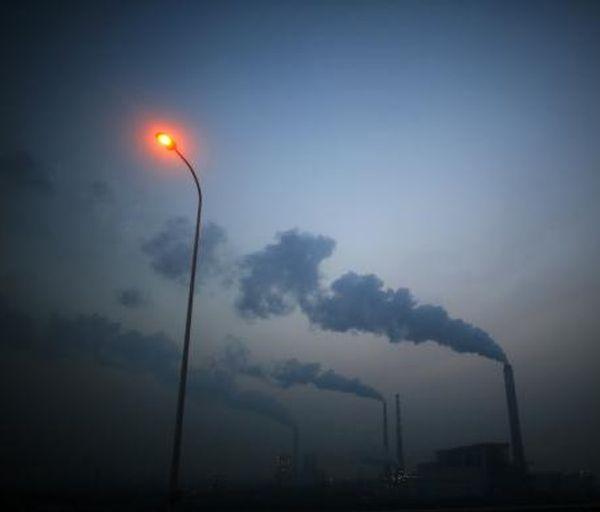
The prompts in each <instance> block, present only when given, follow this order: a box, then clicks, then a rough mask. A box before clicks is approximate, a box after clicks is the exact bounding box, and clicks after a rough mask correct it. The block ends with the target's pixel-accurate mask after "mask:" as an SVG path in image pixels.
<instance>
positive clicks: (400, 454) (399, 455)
mask: <svg viewBox="0 0 600 512" xmlns="http://www.w3.org/2000/svg"><path fill="white" fill-rule="evenodd" d="M396 459H397V463H398V470H399V471H404V470H405V469H406V468H405V467H404V446H403V445H402V417H401V415H400V395H398V394H396Z"/></svg>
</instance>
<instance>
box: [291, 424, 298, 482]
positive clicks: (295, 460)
mask: <svg viewBox="0 0 600 512" xmlns="http://www.w3.org/2000/svg"><path fill="white" fill-rule="evenodd" d="M292 436H293V437H292V472H293V475H294V478H298V471H299V469H300V461H299V457H300V451H299V448H298V443H299V440H298V427H296V426H294V427H292Z"/></svg>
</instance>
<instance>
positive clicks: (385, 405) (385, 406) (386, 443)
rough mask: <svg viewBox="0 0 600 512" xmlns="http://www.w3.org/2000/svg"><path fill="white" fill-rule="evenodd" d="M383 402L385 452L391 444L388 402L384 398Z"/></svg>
mask: <svg viewBox="0 0 600 512" xmlns="http://www.w3.org/2000/svg"><path fill="white" fill-rule="evenodd" d="M382 403H383V451H384V452H385V453H387V452H388V449H389V444H388V419H387V402H386V401H385V400H384V401H383V402H382Z"/></svg>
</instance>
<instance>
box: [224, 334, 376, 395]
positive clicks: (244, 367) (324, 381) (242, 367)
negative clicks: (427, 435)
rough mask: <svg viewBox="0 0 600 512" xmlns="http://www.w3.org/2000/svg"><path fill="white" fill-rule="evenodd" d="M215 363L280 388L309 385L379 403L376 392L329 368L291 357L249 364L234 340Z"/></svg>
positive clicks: (245, 350)
mask: <svg viewBox="0 0 600 512" xmlns="http://www.w3.org/2000/svg"><path fill="white" fill-rule="evenodd" d="M219 364H220V365H221V366H222V367H225V368H229V369H230V370H231V371H232V372H235V373H239V374H242V375H246V376H249V377H253V378H256V379H260V380H262V381H264V382H268V383H269V384H271V385H274V386H277V387H280V388H284V389H287V388H290V387H292V386H302V385H304V386H306V385H313V386H315V387H316V388H317V389H324V390H328V391H337V392H339V393H348V394H351V395H355V396H358V397H362V398H370V399H373V400H380V401H382V400H383V397H382V395H381V393H379V391H377V390H376V389H374V388H372V387H371V386H368V385H367V384H365V383H363V382H362V381H361V380H360V379H357V378H350V377H346V376H344V375H341V374H339V373H337V372H335V371H334V370H332V369H323V368H322V366H321V365H320V364H319V363H312V362H309V363H304V362H301V361H298V360H297V359H295V358H292V359H286V360H283V361H277V362H275V363H273V364H270V365H259V364H255V363H251V362H250V351H249V350H248V348H247V347H246V346H245V345H244V344H243V343H242V342H241V341H240V340H238V339H235V338H232V337H229V341H228V344H227V345H226V346H225V348H224V349H223V351H222V353H221V354H220V356H219Z"/></svg>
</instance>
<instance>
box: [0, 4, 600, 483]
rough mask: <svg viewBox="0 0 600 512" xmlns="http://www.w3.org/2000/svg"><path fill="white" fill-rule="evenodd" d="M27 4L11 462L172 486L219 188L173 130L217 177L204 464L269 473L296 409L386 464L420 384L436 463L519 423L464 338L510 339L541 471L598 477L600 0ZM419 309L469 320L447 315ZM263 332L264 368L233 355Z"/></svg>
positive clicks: (420, 456)
mask: <svg viewBox="0 0 600 512" xmlns="http://www.w3.org/2000/svg"><path fill="white" fill-rule="evenodd" d="M3 18H4V20H3V21H2V24H3V25H2V30H1V32H2V33H3V43H2V45H1V46H2V49H1V52H2V61H3V65H4V69H5V73H4V79H3V81H2V86H1V88H2V100H1V101H0V105H1V113H2V121H3V122H2V123H1V127H0V135H1V137H0V186H1V195H0V215H1V216H0V240H1V244H2V245H1V248H2V250H1V252H0V263H1V267H0V297H1V299H2V300H0V305H1V307H2V311H1V312H0V314H1V315H3V316H2V348H1V350H2V363H1V364H2V373H3V376H4V377H5V378H6V379H7V386H6V387H5V386H3V388H4V389H5V390H6V392H5V393H3V397H2V402H3V406H2V407H3V410H7V411H9V414H8V417H9V418H10V420H9V422H8V426H7V427H6V428H5V429H4V430H3V432H2V434H0V435H1V436H2V439H0V443H1V445H2V450H5V451H6V453H8V454H9V458H10V460H11V461H13V464H14V466H15V467H17V468H18V470H16V471H14V472H11V475H13V476H11V478H13V477H14V478H13V480H14V481H15V482H17V483H19V482H20V483H22V482H24V481H28V482H32V481H36V479H37V481H39V482H46V483H48V482H49V481H51V482H55V483H56V484H59V483H61V482H62V483H64V482H68V481H73V479H74V478H75V476H74V475H76V478H77V479H79V480H78V481H81V482H82V485H84V484H85V485H87V484H89V482H90V481H99V482H102V483H114V482H118V483H120V484H122V483H124V482H127V483H129V484H135V485H142V484H145V483H147V482H150V481H159V482H162V481H163V480H164V476H165V475H166V469H165V464H166V462H167V460H168V454H169V450H170V439H171V438H170V436H171V432H172V431H171V428H172V419H173V416H174V403H175V392H176V391H175V390H176V383H175V380H174V376H173V374H172V372H171V366H170V365H171V361H176V360H177V357H178V353H177V347H178V346H179V345H180V343H181V340H182V335H183V326H184V324H183V321H184V315H185V300H186V290H187V288H186V286H187V278H188V274H187V265H188V262H189V243H190V241H191V234H192V224H191V223H192V222H193V220H194V215H195V211H194V208H195V195H194V189H193V183H192V181H191V179H190V177H189V176H188V175H187V174H186V171H185V169H184V168H183V167H182V165H181V164H180V162H178V161H177V159H176V158H174V155H173V154H171V153H167V152H165V151H161V150H160V148H156V147H155V145H154V142H153V140H152V138H153V134H154V132H155V131H157V130H158V129H160V128H162V127H166V128H167V129H169V130H172V131H173V132H174V133H175V134H177V135H179V138H178V140H179V142H180V147H181V149H182V151H183V152H184V153H185V154H186V155H188V156H189V157H190V159H191V160H193V161H194V162H195V163H196V164H197V166H198V170H199V174H200V176H201V181H202V186H203V190H204V194H205V204H204V209H203V218H204V219H205V221H204V228H203V239H202V240H203V242H204V250H203V252H204V254H203V258H202V263H201V266H200V277H199V290H200V291H199V293H198V295H197V296H196V310H195V317H194V323H193V331H192V344H193V345H192V351H193V353H192V359H191V365H192V366H193V367H194V368H195V369H196V371H197V374H198V378H197V380H196V383H195V386H196V388H194V391H195V394H194V395H193V400H190V402H191V404H192V405H191V406H190V408H189V409H188V411H187V412H186V425H185V432H184V458H183V463H184V471H183V473H184V474H183V477H184V480H185V481H187V482H188V483H189V484H190V485H191V484H193V483H194V482H196V481H198V480H200V479H203V478H206V477H207V476H208V475H210V474H214V473H223V474H228V475H231V476H232V477H244V478H249V477H257V475H258V476H260V477H263V478H270V477H271V475H272V473H273V458H274V456H275V454H277V453H279V452H282V451H289V449H290V433H289V429H288V428H287V427H286V426H285V425H284V424H285V423H286V422H287V421H288V420H287V419H282V418H284V417H285V418H288V416H286V415H288V414H289V418H293V420H291V419H290V420H289V421H290V422H292V421H293V422H296V423H297V425H298V427H299V430H300V436H301V446H302V449H303V451H305V452H314V453H317V454H318V455H319V457H320V459H319V460H320V461H322V464H323V465H324V466H325V468H326V469H328V470H330V471H331V472H333V473H335V474H339V475H346V476H355V475H356V474H357V472H359V471H363V470H364V471H371V470H373V468H369V467H368V465H366V464H363V465H362V466H360V465H359V462H360V461H363V462H365V461H366V460H367V459H369V458H376V457H378V456H380V455H381V453H380V428H381V425H380V409H381V406H380V404H379V403H378V402H377V400H378V399H377V397H376V395H372V396H370V395H369V393H371V391H364V389H367V388H368V389H369V390H376V391H374V392H375V393H381V394H382V395H383V396H385V397H386V398H388V399H391V398H392V397H393V394H394V393H396V392H398V393H400V395H401V399H402V403H403V418H404V434H405V438H404V446H405V452H406V457H407V462H408V464H409V466H411V467H414V466H416V464H417V463H419V462H423V461H425V460H428V459H430V458H431V457H432V456H433V452H434V450H436V449H439V448H446V447H451V446H455V445H460V444H469V443H476V442H484V441H504V440H508V422H507V417H506V405H505V399H504V388H503V383H502V367H501V365H500V364H499V363H498V362H496V361H494V360H493V359H490V358H486V357H481V356H480V355H475V354H472V353H459V352H457V351H456V350H452V347H454V348H455V349H456V347H457V346H458V345H460V346H463V347H464V343H467V342H468V343H471V342H472V343H474V344H477V343H480V342H485V343H487V338H485V337H484V336H483V334H485V333H487V334H489V337H490V338H489V340H490V343H493V342H492V341H491V339H492V338H493V340H495V342H496V343H497V344H498V345H499V346H501V347H502V349H503V350H504V352H505V353H506V355H507V357H508V359H509V360H510V361H511V362H512V364H513V366H514V369H515V378H516V384H517V392H518V394H519V400H520V403H519V405H520V409H521V422H522V426H523V435H524V442H525V451H526V455H527V458H528V459H529V460H530V461H531V463H532V465H533V467H534V468H536V469H564V470H578V469H588V470H594V471H600V465H599V464H600V462H599V457H600V445H599V444H598V440H597V435H596V433H597V432H598V430H599V429H600V417H599V415H598V392H597V391H596V388H597V385H598V378H597V370H598V362H597V361H598V357H599V355H600V351H599V349H598V339H599V338H598V332H599V329H600V320H599V319H598V314H597V311H598V309H599V307H600V299H599V292H600V268H599V263H598V262H599V261H600V236H599V234H598V219H599V218H600V202H599V201H598V200H597V198H598V194H599V192H600V149H599V147H598V143H597V140H598V133H599V132H600V102H599V99H598V91H599V90H600V72H599V70H598V65H597V62H598V60H599V59H600V33H599V30H600V29H599V27H600V11H599V10H598V8H597V6H595V5H594V3H593V2H589V3H588V2H551V3H548V2H527V3H525V5H523V4H522V3H521V2H515V3H511V2H508V3H507V2H452V3H450V2H384V1H380V2H352V1H348V2H329V1H321V2H285V1H284V2H206V3H203V2H169V3H168V4H167V3H161V2H145V3H139V4H137V3H136V4H134V3H118V2H99V3H98V5H96V6H92V5H88V3H87V2H86V3H83V4H80V3H74V4H67V3H60V5H50V4H48V5H37V4H36V3H32V4H29V5H28V4H27V3H26V2H19V3H18V4H17V3H15V5H13V6H12V7H10V8H8V9H5V12H4V15H3ZM293 229H297V231H295V232H290V230H293ZM278 233H280V235H278ZM285 233H287V238H286V235H285ZM286 241H287V242H289V244H290V245H289V246H288V245H286V243H287V242H286ZM269 247H270V248H269ZM290 268H291V270H290ZM348 272H354V273H355V274H350V277H348V276H346V280H342V281H337V280H338V278H341V277H342V276H344V275H346V274H347V273H348ZM365 274H374V275H376V276H377V278H378V279H379V280H380V281H377V279H375V278H373V279H372V280H370V281H369V280H366V279H365V280H363V279H359V278H360V277H361V276H363V277H364V275H365ZM352 276H354V277H356V279H354V280H352V279H353V278H352ZM336 282H337V283H338V286H336V284H335V283H336ZM340 283H341V284H340ZM378 283H379V284H378ZM342 285H343V286H342ZM388 288H390V289H392V290H398V289H400V291H398V292H397V293H396V295H393V297H395V299H393V300H396V302H394V304H395V306H394V307H395V308H396V309H394V308H392V307H391V306H390V301H392V299H391V297H392V295H391V294H392V292H391V291H390V292H388V293H387V295H386V292H385V291H384V290H385V289H388ZM403 289H409V290H410V296H411V297H412V300H413V301H414V302H413V303H412V305H411V306H410V307H408V306H406V305H405V306H401V305H400V304H401V303H402V304H404V302H402V301H403V300H404V299H405V298H406V296H407V295H406V294H408V292H405V291H402V290H403ZM270 294H274V295H275V297H272V296H271V295H270ZM336 294H337V295H336ZM405 295H406V296H405ZM384 297H387V298H384ZM371 298H372V300H371ZM271 299H277V300H279V299H281V300H282V301H281V303H278V302H277V300H275V302H274V301H273V300H271ZM261 300H262V302H261ZM269 300H270V301H269ZM336 301H337V302H336ZM378 301H379V302H378ZM358 303H360V304H361V306H360V307H359V311H360V314H358V315H356V314H355V312H356V310H355V309H353V308H354V307H358V306H356V304H358ZM422 304H432V305H435V306H441V307H443V308H444V309H445V310H446V311H447V312H448V315H449V316H450V318H452V319H462V320H463V321H464V322H467V323H468V324H471V325H469V326H466V324H464V325H463V324H460V328H459V327H457V325H458V324H452V325H451V326H449V327H448V328H450V327H452V329H453V330H452V333H453V334H452V335H449V334H448V330H447V329H446V330H444V332H439V333H438V332H437V331H435V329H433V330H427V329H428V327H427V326H425V323H426V322H427V321H428V320H427V319H429V316H427V318H426V319H424V317H423V315H420V314H418V312H419V311H421V310H419V309H418V308H419V305H422ZM378 307H379V308H381V309H377V308H378ZM402 307H404V309H402ZM265 308H266V309H265ZM407 308H408V309H407ZM414 308H417V309H414ZM383 310H385V314H384V313H381V314H380V312H381V311H383ZM367 311H368V314H367ZM415 311H416V313H415ZM426 311H429V310H426ZM436 311H438V312H439V310H436ZM429 312H431V311H429ZM342 313H344V314H347V318H345V319H341V318H340V315H342ZM81 315H84V316H81ZM86 315H87V316H86ZM89 315H98V316H96V317H95V319H90V317H89ZM361 315H363V316H361ZM401 315H405V316H401ZM400 317H402V318H403V319H406V320H402V321H399V320H398V318H400ZM94 322H96V323H94ZM344 322H345V323H344ZM361 322H362V323H361ZM392 324H394V325H392ZM436 325H437V324H436ZM465 326H466V327H465ZM471 326H473V329H481V330H482V331H481V332H480V331H479V330H477V332H476V333H475V334H473V331H470V330H469V329H471ZM440 329H441V328H440ZM456 329H458V330H456ZM464 329H466V330H464ZM131 330H133V331H136V332H135V333H133V334H131V333H130V332H129V331H131ZM467 331H468V332H469V333H471V335H472V336H471V337H469V336H466V334H465V333H466V332H467ZM484 331H485V332H484ZM99 332H103V333H105V335H100V334H98V333H99ZM157 332H161V333H163V334H160V335H155V333H157ZM418 332H420V333H425V334H423V335H422V336H424V337H425V338H426V339H432V337H434V338H435V336H438V338H439V339H438V340H437V341H438V343H434V342H423V343H421V341H424V339H425V338H424V339H420V338H419V339H415V337H417V338H418V336H417V334H415V333H418ZM128 333H129V334H128ZM481 333H483V334H481ZM103 336H104V337H103ZM411 336H412V338H411ZM486 336H487V335H486ZM403 338H408V341H400V340H401V339H403ZM411 339H412V341H410V340H411ZM482 340H483V341H482ZM390 341H391V342H390ZM413 341H418V342H419V343H417V344H415V343H413ZM173 343H175V345H173ZM238 343H239V344H240V345H239V346H241V347H246V348H245V350H247V351H248V352H249V354H246V356H247V358H249V359H250V360H251V362H250V363H249V362H248V361H246V363H244V365H243V370H240V368H241V367H240V366H239V365H238V366H236V364H238V363H236V364H230V365H227V364H225V363H224V362H223V361H224V358H225V356H224V355H223V353H222V352H223V350H224V347H227V346H232V344H233V346H237V345H236V344H238ZM461 344H462V345H461ZM449 346H450V347H451V348H448V347H449ZM478 346H479V345H478ZM99 347H102V348H99ZM123 347H126V348H123ZM238 348H239V347H238ZM155 349H156V350H157V351H154V350H155ZM240 350H242V352H244V349H240ZM461 350H462V349H461ZM474 351H475V352H478V350H470V349H469V350H468V351H467V352H474ZM479 353H481V352H479ZM484 355H485V354H484ZM498 358H499V356H498ZM225 359H226V358H225ZM290 359H297V361H296V363H298V364H301V363H311V364H313V366H306V367H302V371H308V374H310V378H309V377H306V375H308V374H305V373H302V374H301V375H300V374H299V373H294V372H297V371H300V370H299V368H300V367H299V366H297V365H296V366H293V365H292V366H290V364H291V363H290V361H289V360H290ZM140 361H142V362H141V363H140ZM285 361H287V364H288V365H287V366H286V363H285ZM296 363H293V364H296ZM314 364H316V365H318V367H315V366H314ZM219 365H223V367H224V368H225V369H224V370H223V372H224V373H223V374H221V373H219V371H220V370H219V368H220V367H219ZM248 365H249V366H248ZM215 368H217V370H218V371H217V370H215ZM232 368H234V369H232ZM257 368H259V370H257ZM288 370H289V371H290V373H286V372H287V371H288ZM292 370H293V371H292ZM328 372H329V373H328ZM331 372H333V373H331ZM292 375H293V378H292ZM257 376H258V377H257ZM339 376H343V377H347V378H348V379H349V382H350V381H351V382H354V384H348V382H346V381H342V382H343V383H344V384H343V385H344V386H346V388H345V389H346V391H344V392H342V393H340V392H336V391H332V390H331V389H330V388H329V386H330V385H335V384H331V383H332V382H334V383H338V384H339V383H340V381H339V379H338V380H336V378H337V377H339ZM288 379H291V380H294V379H295V380H294V383H293V384H292V383H291V380H288ZM307 379H308V380H307ZM311 379H312V380H311ZM332 379H333V380H332ZM353 379H359V381H360V382H359V383H358V384H361V385H364V386H366V387H365V388H360V389H363V391H362V392H363V394H362V395H360V393H359V395H358V396H356V395H353V394H352V393H354V392H355V391H348V389H350V388H351V389H352V390H356V389H358V388H355V387H354V388H353V387H352V386H355V385H357V381H354V380H353ZM303 384H308V385H303ZM347 386H350V388H348V387H347ZM215 390H216V391H215ZM364 393H366V394H364ZM257 404H258V405H257ZM269 415H271V418H273V416H276V417H277V418H279V420H276V421H272V419H269ZM282 415H283V416H282ZM278 421H279V423H278ZM282 423H283V424H282ZM392 426H393V425H391V426H390V427H392ZM392 430H393V429H392ZM15 439H16V440H15ZM361 467H362V469H360V468H361ZM32 468H33V469H32ZM14 475H16V476H14ZM48 475H52V479H50V480H49V479H48ZM131 475H135V476H131ZM20 483H19V485H20Z"/></svg>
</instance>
